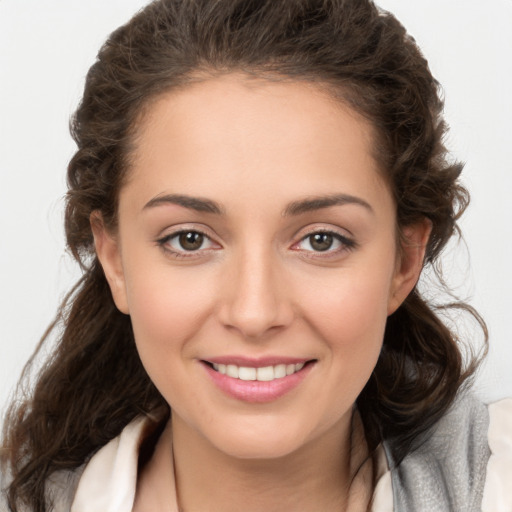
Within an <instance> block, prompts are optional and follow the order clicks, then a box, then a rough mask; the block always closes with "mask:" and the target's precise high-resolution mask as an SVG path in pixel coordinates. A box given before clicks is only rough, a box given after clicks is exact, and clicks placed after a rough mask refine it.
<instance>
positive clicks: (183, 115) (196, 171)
mask: <svg viewBox="0 0 512 512" xmlns="http://www.w3.org/2000/svg"><path fill="white" fill-rule="evenodd" d="M372 140H373V130H372V126H371V125H370V124H369V123H368V122H367V121H366V120H364V119H363V118H361V117H360V116H359V115H358V114H357V113H355V112H354V111H352V110H350V109H349V108H348V107H346V106H344V105H343V104H340V103H339V102H335V101H334V100H332V99H331V98H330V97H329V96H328V95H327V94H326V93H324V92H322V90H320V89H319V88H318V86H314V85H311V84H306V83H291V82H277V83H276V82H272V83H271V82H266V81H264V80H255V79H248V78H245V77H243V76H242V75H227V76H223V77H217V78H211V79H208V80H206V81H203V82H200V83H196V84H194V85H192V86H189V87H188V88H186V89H183V90H180V91H178V92H171V93H168V94H166V95H164V96H162V97H161V98H160V99H158V100H157V101H155V102H154V103H153V104H152V105H151V107H150V108H149V110H148V112H147V113H146V115H145V117H144V119H142V120H141V122H140V125H139V126H138V131H137V137H136V148H135V151H134V155H133V157H134V163H133V167H132V169H130V173H129V178H128V180H127V183H126V184H125V186H124V187H123V188H122V190H121V191H120V200H119V227H118V232H117V233H110V232H109V231H108V230H107V229H105V227H104V226H103V224H102V221H101V215H100V214H99V213H97V212H95V213H94V214H93V216H92V217H91V221H92V227H93V231H94V235H95V242H96V250H97V254H98V257H99V258H100V261H101V263H102V265H103V268H104V270H105V274H106V277H107V279H108V281H109V284H110V286H111V289H112V294H113V297H114V300H115V302H116V305H117V307H118V308H119V309H120V310H121V311H122V312H124V313H126V314H129V315H130V316H131V320H132V324H133V329H134V333H135V339H136V343H137V348H138V350H139V354H140V357H141V360H142V362H143V364H144V366H145V368H146V370H147V372H148V374H149V376H150V377H151V379H152V380H153V382H154V383H155V385H156V386H157V388H158V389H159V390H160V392H161V393H162V395H163V396H164V398H165V399H166V400H167V402H168V403H169V405H170V406H171V408H172V421H171V424H170V425H169V426H168V428H167V429H166V431H165V433H164V435H163V436H162V439H161V442H160V443H159V444H158V446H157V449H156V450H155V455H154V457H153V459H152V461H150V463H149V465H148V466H147V468H146V469H145V470H144V471H143V472H142V474H141V476H140V481H139V484H140V485H139V488H138V501H137V503H138V504H143V505H144V506H146V507H147V506H150V505H151V510H170V509H169V508H168V507H169V504H168V503H167V502H166V500H167V498H166V492H167V491H166V488H167V487H168V486H166V481H167V480H166V478H170V475H171V474H172V469H170V468H172V464H171V462H172V461H171V456H170V453H171V450H170V446H171V444H172V445H174V461H175V468H174V471H175V473H176V479H177V492H178V497H179V501H180V505H181V506H182V507H183V509H184V510H194V511H195V510H197V511H207V510H215V511H238V510H246V511H248V510H255V511H256V510H258V511H260V510H265V511H271V510H283V508H284V509H286V510H301V511H307V510H312V511H313V510H316V511H318V510H326V511H328V510H338V511H339V510H344V509H347V507H348V508H349V509H350V510H359V509H361V510H364V509H365V507H366V506H367V502H368V497H369V493H368V492H360V489H359V490H357V491H356V490H354V489H356V488H358V486H359V487H362V488H365V487H366V488H367V487H368V486H369V485H370V483H369V482H370V480H371V478H369V475H370V477H371V473H370V474H369V473H368V470H365V471H362V472H361V474H362V477H361V478H360V479H356V480H354V482H356V483H355V484H354V485H353V486H352V487H351V486H350V484H349V482H351V480H352V477H353V476H354V474H353V471H354V469H353V467H357V464H356V465H354V458H355V459H357V458H359V459H358V460H363V459H362V458H361V457H363V458H364V454H365V453H366V452H365V447H364V442H363V441H360V442H358V446H356V449H355V450H354V447H353V446H352V459H353V460H352V466H353V467H352V469H351V460H350V459H351V444H350V436H351V431H352V430H353V429H352V428H351V421H352V415H353V406H354V403H355V400H356V398H357V396H358V395H359V393H360V392H361V390H362V389H363V387H364V385H365V383H366V382H367V380H368V378H369V377H370V375H371V373H372V370H373V368H374V366H375V364H376V362H377V358H378V355H379V352H380V349H381V346H382V340H383V334H384V328H385V324H386V319H387V317H388V315H389V314H391V313H392V312H394V311H395V310H396V308H397V307H398V306H399V305H400V304H401V302H402V301H403V300H404V299H405V297H406V296H407V295H408V293H409V292H410V291H411V289H412V288H413V287H414V285H415V283H416V281H417V279H418V276H419V273H420V271H421V268H422V262H423V256H424V248H425V244H426V242H427V240H428V235H429V226H428V224H427V223H426V222H424V223H420V224H417V225H414V226H409V227H407V229H405V230H404V234H405V236H406V238H407V239H408V243H407V244H406V245H405V246H404V247H403V248H402V250H401V251H398V250H397V228H396V213H395V205H394V202H393V199H392V195H391V193H390V190H389V188H388V186H387V184H386V183H385V181H384V179H383V178H382V175H381V172H380V170H379V167H378V163H377V162H376V161H375V160H374V158H373V156H372ZM169 194H179V195H186V196H193V197H198V198H203V199H208V200H209V201H214V202H215V203H216V204H217V205H218V206H219V208H220V210H221V213H220V214H218V213H212V212H207V211H196V210H195V209H192V208H189V207H185V206H183V205H177V204H173V203H171V202H167V201H161V198H162V197H163V196H166V195H169ZM333 194H338V195H344V197H347V196H349V197H350V198H351V200H350V201H349V202H345V203H343V204H335V205H332V206H328V207H321V208H314V209H309V210H307V211H302V212H300V213H297V212H291V210H293V208H292V207H291V206H290V205H293V204H297V202H300V201H304V200H310V199H312V198H325V197H332V196H333ZM353 198H356V200H354V199H353ZM148 203H149V204H148ZM310 206H311V205H310ZM180 230H185V231H187V230H188V231H194V230H198V231H200V232H202V233H204V234H205V235H206V237H205V238H204V240H205V242H204V244H203V245H202V246H201V247H200V248H199V249H198V250H194V251H185V250H184V249H182V248H180V244H179V239H178V237H177V236H174V235H175V233H176V232H179V231H180ZM318 232H332V233H334V234H335V235H334V236H335V238H334V239H333V240H334V241H333V245H332V246H331V248H329V249H328V250H326V251H318V250H315V247H317V246H314V245H312V239H311V238H310V235H311V233H318ZM172 236H174V238H172ZM336 236H340V237H342V238H341V239H340V240H338V239H337V238H336ZM173 251H174V252H173ZM176 252H178V254H176ZM233 354H235V355H243V356H246V357H253V358H257V357H263V356H276V355H278V356H286V357H296V358H305V359H307V360H313V361H314V364H312V367H311V368H310V370H309V373H308V374H307V376H306V377H305V378H304V379H303V380H302V381H301V382H300V384H299V385H298V386H297V387H296V388H294V389H293V390H292V391H290V392H289V393H287V394H285V395H284V396H282V397H280V398H278V399H276V400H273V401H270V402H265V403H256V404H255V403H248V402H245V401H243V400H238V399H234V398H232V397H230V396H228V395H226V394H225V393H224V392H222V391H221V390H219V388H218V387H216V386H215V385H214V384H213V383H212V380H211V379H210V378H209V376H208V375H207V372H206V371H205V366H204V365H203V364H202V363H201V362H200V361H202V360H209V359H211V358H214V357H218V356H225V355H233ZM360 438H361V439H362V437H361V436H360ZM354 454H356V455H354ZM166 475H167V477H166ZM148 489H151V492H148ZM354 493H355V495H356V497H355V498H354ZM143 496H146V498H142V497H143ZM153 507H154V508H153Z"/></svg>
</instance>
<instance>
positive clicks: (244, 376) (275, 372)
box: [212, 363, 305, 382]
mask: <svg viewBox="0 0 512 512" xmlns="http://www.w3.org/2000/svg"><path fill="white" fill-rule="evenodd" d="M304 364H305V363H296V364H277V365H275V366H263V367H260V368H253V367H250V366H237V365H235V364H217V363H212V366H213V369H214V370H216V371H217V372H219V373H221V374H222V375H227V376H228V377H231V378H233V379H240V380H246V381H248V380H257V381H260V382H271V381H273V380H276V379H282V378H284V377H286V376H288V375H293V374H294V373H296V372H298V371H300V370H302V368H304Z"/></svg>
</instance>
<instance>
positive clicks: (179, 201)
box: [143, 194, 375, 217]
mask: <svg viewBox="0 0 512 512" xmlns="http://www.w3.org/2000/svg"><path fill="white" fill-rule="evenodd" d="M165 204H175V205H178V206H182V207H184V208H188V209H190V210H195V211H197V212H202V213H213V214H216V215H224V209H223V208H222V207H221V206H220V205H219V204H218V203H216V202H215V201H212V200H211V199H206V198H203V197H193V196H188V195H185V194H164V195H159V196H156V197H154V198H153V199H151V200H150V201H148V202H147V203H146V204H145V205H144V208H143V210H146V209H149V208H155V207H157V206H161V205H165ZM346 204H355V205H358V206H362V207H363V208H365V209H366V210H368V211H369V212H370V213H375V212H374V210H373V208H372V207H371V206H370V204H369V203H367V202H366V201H365V200H364V199H361V198H360V197H356V196H352V195H349V194H332V195H328V196H315V197H310V198H306V199H302V200H300V201H293V202H291V203H289V204H288V205H287V206H286V208H285V209H284V211H283V216H285V217H287V216H295V215H301V214H303V213H308V212H311V211H315V210H321V209H323V208H330V207H332V206H343V205H346Z"/></svg>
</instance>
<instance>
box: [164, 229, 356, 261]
mask: <svg viewBox="0 0 512 512" xmlns="http://www.w3.org/2000/svg"><path fill="white" fill-rule="evenodd" d="M189 234H194V235H200V236H202V237H204V241H209V243H210V244H215V242H213V241H212V239H211V237H210V236H208V235H207V234H206V233H205V232H203V231H201V230H199V229H182V230H180V231H176V232H174V233H170V234H168V235H165V236H163V237H162V238H159V239H158V240H157V241H156V243H157V244H158V246H159V247H160V248H161V249H162V250H164V251H165V252H166V253H169V254H171V255H172V256H173V257H175V258H193V257H197V255H198V253H200V252H202V251H204V250H209V249H211V247H208V248H206V249H201V248H198V249H196V250H188V251H187V250H186V249H182V250H174V249H171V248H170V245H169V242H170V241H172V240H174V239H177V238H178V237H180V236H182V235H189ZM315 235H327V236H330V237H332V238H333V242H338V243H339V244H340V247H338V248H337V249H334V250H332V249H331V247H328V248H327V249H326V250H324V251H321V250H316V251H315V250H314V249H312V250H306V251H304V252H305V253H311V254H309V255H308V256H307V257H313V258H330V257H335V256H337V255H339V254H340V253H342V252H344V251H352V250H354V249H356V248H357V243H356V242H355V241H354V240H352V239H351V238H349V237H347V236H345V235H342V234H340V233H337V232H336V231H329V230H326V229H316V230H314V231H311V232H309V233H307V234H306V235H304V236H303V237H302V238H301V239H300V240H299V241H298V242H296V243H295V244H293V246H292V249H293V250H297V251H299V250H301V249H296V247H297V246H299V245H300V244H302V243H303V242H305V241H307V240H308V239H309V240H310V242H309V245H310V246H311V238H312V237H313V236H315ZM204 241H203V243H204ZM201 245H202V244H201Z"/></svg>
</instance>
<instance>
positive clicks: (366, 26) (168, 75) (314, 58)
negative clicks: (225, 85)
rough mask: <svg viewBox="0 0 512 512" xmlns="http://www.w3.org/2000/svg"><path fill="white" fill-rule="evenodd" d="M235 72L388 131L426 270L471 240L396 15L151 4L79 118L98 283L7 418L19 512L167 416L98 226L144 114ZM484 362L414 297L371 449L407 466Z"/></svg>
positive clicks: (335, 2)
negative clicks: (60, 479)
mask: <svg viewBox="0 0 512 512" xmlns="http://www.w3.org/2000/svg"><path fill="white" fill-rule="evenodd" d="M234 71H236V72H243V73H246V74H249V75H252V76H258V77H268V78H271V79H283V80H286V79H289V80H302V81H311V82H317V83H318V84H320V85H323V86H324V85H326V86H327V87H328V88H329V89H330V90H331V91H334V94H336V95H337V96H338V97H339V98H341V101H345V102H347V103H349V104H350V105H351V106H352V108H354V109H356V110H357V111H358V112H360V113H361V114H363V115H364V116H365V117H366V118H368V119H369V120H370V121H371V122H372V123H373V125H374V126H375V128H376V131H377V133H378V141H377V142H376V148H375V149H376V151H377V153H378V155H379V161H380V162H381V164H382V168H383V169H384V172H385V173H386V176H387V180H388V181H389V183H390V186H391V189H392V191H393V194H394V197H395V200H396V208H397V218H398V226H399V228H403V227H404V226H407V225H408V224H411V223H414V222H416V221H418V220H420V219H424V218H427V219H429V220H430V222H431V223H432V234H431V237H430V239H429V242H428V247H427V254H426V260H425V264H426V265H434V264H435V263H436V262H437V260H438V257H439V254H440V252H441V251H442V249H443V247H444V246H445V244H446V243H447V241H448V240H449V238H450V237H451V236H452V235H453V234H454V232H455V231H456V230H457V226H456V221H457V219H458V217H459V216H460V214H461V213H462V212H463V211H464V209H465V207H466V206H467V203H468V195H467V192H466V190H465V189H464V188H463V187H462V186H461V185H460V184H459V183H458V177H459V174H460V172H461V170H462V165H461V164H460V163H453V162H451V163H450V162H449V161H448V159H447V151H446V149H445V147H444V145H443V142H442V139H443V135H444V133H445V131H446V127H445V124H444V122H443V120H442V117H441V113H442V107H443V103H442V100H441V98H440V95H439V86H438V83H437V82H436V80H435V79H434V78H433V77H432V75H431V73H430V71H429V68H428V65H427V62H426V60H425V59H424V58H423V56H422V55H421V53H420V51H419V49H418V48H417V46H416V44H415V43H414V40H413V39H412V38H411V37H410V36H408V35H407V34H406V32H405V29H404V28H403V27H402V26H401V24H400V23H399V22H398V21H397V20H396V19H395V18H394V17H393V16H392V15H390V14H389V13H386V12H384V11H382V10H379V9H378V8H377V7H376V6H375V5H374V4H373V3H372V2H371V1H369V0H215V1H213V0H158V1H156V2H153V3H151V4H150V5H148V6H147V7H146V8H145V9H143V10H142V11H141V12H139V13H138V14H137V15H136V16H135V17H134V18H133V19H132V20H131V21H130V22H129V23H128V24H126V25H125V26H123V27H121V28H119V29H118V30H116V31H115V32H114V33H113V34H112V35H111V36H110V38H109V39H108V40H107V42H106V43H105V44H104V45H103V47H102V48H101V50H100V52H99V55H98V58H97V61H96V62H95V64H94V65H93V66H92V67H91V69H90V71H89V73H88V75H87V81H86V85H85V91H84V95H83V99H82V101H81V103H80V106H79V108H78V110H77V112H76V114H75V116H74V118H73V120H72V124H71V128H72V134H73V137H74V139H75V141H76V143H77V146H78V149H77V151H76V153H75V155H74V157H73V158H72V160H71V162H70V164H69V168H68V184H69V192H68V195H67V207H66V220H65V227H66V236H67V242H68V246H69V249H70V251H71V252H72V254H73V255H74V257H75V258H76V259H77V260H78V261H79V263H80V264H81V265H82V268H83V277H82V278H81V279H80V281H79V282H78V284H77V285H76V286H75V288H74V289H73V290H72V291H71V292H70V294H69V295H68V297H67V298H66V300H65V301H64V303H63V306H62V308H61V310H60V312H59V314H58V316H57V319H56V321H55V323H54V324H53V325H52V327H51V328H50V330H51V329H52V328H53V327H54V326H55V325H56V324H58V325H62V326H63V331H62V333H61V335H60V338H59V342H58V345H57V347H56V349H55V350H54V352H53V353H52V354H51V356H50V358H48V359H47V361H46V363H45V365H44V367H43V368H42V369H41V370H40V371H39V373H38V378H37V382H36V385H35V388H34V390H33V393H32V397H31V398H28V399H26V400H24V401H22V402H21V403H16V402H15V403H13V405H12V406H11V408H10V410H9V413H8V416H7V419H6V422H5V427H4V448H3V454H2V457H3V463H4V465H5V467H9V471H10V472H11V474H12V483H11V484H10V486H9V488H8V490H7V496H8V501H9V505H10V507H11V509H12V510H17V506H18V505H19V504H21V503H24V504H26V505H28V506H29V507H30V509H31V510H34V511H45V510H48V508H47V507H48V504H47V501H46V498H45V483H46V482H47V479H48V477H49V476H50V475H51V474H52V473H53V472H55V471H57V470H62V469H73V468H76V467H78V466H80V465H81V464H83V463H84V462H85V461H86V460H87V459H88V458H89V457H90V456H91V455H92V454H93V453H94V452H95V451H96V450H97V449H98V448H99V447H101V446H102V445H104V444H105V443H107V442H108V441H109V440H110V439H112V438H113V437H115V436H116V435H118V434H119V433H120V431H121V430H122V429H123V427H124V426H125V425H126V424H127V423H129V422H130V421H131V420H132V419H133V418H134V417H135V416H136V415H138V414H141V413H148V412H150V411H152V410H154V409H155V408H157V407H160V406H166V404H165V402H164V400H163V398H162V397H161V396H160V394H159V393H158V391H157V390H156V388H155V387H154V385H153V384H152V382H151V380H150V379H149V377H148V375H147V374H146V372H145V370H144V369H143V367H142V364H141V363H140V360H139V357H138V354H137V351H136V348H135V344H134V339H133V332H132V329H131V324H130V318H129V317H128V316H125V315H123V314H122V313H120V312H119V311H118V310H117V309H116V307H115V305H114V303H113V300H112V296H111V293H110V290H109V287H108V285H107V283H106V280H105V277H104V274H103V271H102V269H101V266H100V265H99V263H98V260H97V258H96V256H95V253H94V246H93V238H92V233H91V227H90V222H89V218H90V215H91V212H92V211H94V210H99V211H100V212H101V213H102V215H103V218H104V220H105V221H106V223H107V225H109V226H110V227H112V228H115V225H116V211H117V197H118V194H119V190H120V188H121V186H122V184H123V179H124V177H125V174H126V170H127V169H128V168H129V164H130V161H129V159H130V153H131V141H132V139H133V130H134V128H135V127H136V124H137V119H138V118H139V117H140V115H141V113H142V112H143V111H144V107H145V106H147V105H148V103H149V102H150V101H151V100H153V99H154V98H156V97H157V96H158V95H159V94H161V93H163V92H165V91H168V90H170V89H173V88H176V87H183V86H186V84H187V83H188V82H189V81H190V80H194V77H197V76H198V74H207V75H214V74H221V73H229V72H234ZM458 306H459V307H461V308H465V309H466V310H468V311H469V312H470V313H472V314H473V315H475V317H476V318H477V320H478V321H479V322H481V320H480V318H479V317H478V315H477V314H476V312H474V311H473V310H472V309H471V308H470V307H469V306H466V305H465V304H458ZM481 325H482V327H483V328H484V331H485V326H484V324H483V323H481ZM46 338H47V335H45V337H44V338H43V341H42V342H41V343H40V345H39V347H38V349H37V350H36V354H37V352H38V351H39V350H40V348H41V346H42V344H43V343H44V341H45V339H46ZM34 357H35V356H34ZM32 360H33V359H32ZM32 360H31V361H32ZM30 364H31V362H29V364H28V365H27V368H26V370H25V372H28V369H29V368H30ZM476 364H477V360H476V359H475V358H472V359H471V358H470V360H469V362H468V363H467V364H464V361H463V356H462V354H461V350H460V348H459V346H458V341H457V338H456V335H455V334H454V333H452V332H451V331H450V329H449V328H448V327H447V326H446V325H445V324H444V323H443V322H442V321H441V320H440V318H439V316H438V314H436V308H435V307H434V306H433V305H429V304H428V303H427V301H426V300H424V299H423V298H422V296H421V294H420V292H419V291H418V289H414V290H413V292H412V293H411V294H410V295H409V296H408V297H407V299H406V300H405V302H404V303H403V304H402V306H401V307H400V308H399V309H398V310H397V312H396V313H394V314H393V315H391V316H390V318H389V319H388V323H387V327H386V332H385V337H384V345H383V348H382V352H381V355H380V358H379V361H378V363H377V366H376V368H375V370H374V372H373V375H372V377H371V378H370V380H369V382H368V383H367V385H366V387H365V388H364V389H363V391H362V393H361V394H360V396H359V398H358V400H357V404H358V407H359V410H360V412H361V416H362V418H363V422H364V426H365V431H366V435H367V439H368V442H369V445H370V447H371V448H375V447H376V446H377V444H378V443H379V442H381V441H383V440H395V441H397V442H394V443H393V444H392V447H393V448H392V449H393V451H394V456H395V458H396V459H397V460H400V459H401V458H403V457H404V456H405V455H406V454H407V453H408V452H409V451H410V450H411V449H413V448H414V446H415V442H417V441H418V440H419V439H420V438H421V434H422V433H424V432H425V431H426V430H427V429H428V428H429V427H430V426H431V425H432V424H434V423H435V422H436V421H437V420H438V419H439V418H440V417H441V416H442V415H443V413H444V412H445V411H446V410H447V408H448V407H449V406H450V404H451V403H452V402H453V400H454V398H455V396H456V394H457V392H458V390H459V388H460V386H461V385H462V383H463V382H464V381H465V380H466V379H467V378H468V377H469V376H470V375H471V374H472V373H473V371H474V369H475V368H476Z"/></svg>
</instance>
